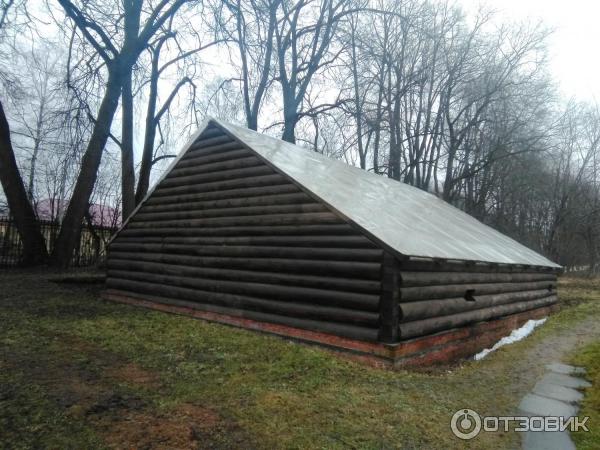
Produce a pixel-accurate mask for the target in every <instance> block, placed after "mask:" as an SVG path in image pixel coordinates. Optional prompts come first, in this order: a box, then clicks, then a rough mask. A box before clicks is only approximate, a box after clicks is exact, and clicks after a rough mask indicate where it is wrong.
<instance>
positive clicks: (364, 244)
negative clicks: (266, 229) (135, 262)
mask: <svg viewBox="0 0 600 450" xmlns="http://www.w3.org/2000/svg"><path fill="white" fill-rule="evenodd" d="M115 243H122V244H130V243H134V244H139V243H147V244H185V245H266V246H283V245H285V246H288V247H316V248H323V247H325V248H327V247H336V248H337V247H342V248H377V246H376V245H375V244H374V243H373V242H371V241H370V240H369V239H367V238H366V237H364V236H358V235H357V236H231V237H228V236H217V237H184V236H142V237H127V236H121V235H120V236H119V237H118V238H117V239H116V240H115Z"/></svg>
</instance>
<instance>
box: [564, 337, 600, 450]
mask: <svg viewBox="0 0 600 450" xmlns="http://www.w3.org/2000/svg"><path fill="white" fill-rule="evenodd" d="M571 362H572V363H573V364H575V365H578V366H582V367H585V368H586V370H587V373H586V378H588V380H589V381H590V382H591V383H592V387H590V388H588V389H586V390H585V398H584V401H583V404H582V405H581V411H580V412H579V415H580V416H582V417H584V416H589V420H588V428H589V429H590V431H589V433H576V434H575V435H574V441H575V443H576V445H577V448H578V449H580V450H584V449H586V450H587V449H589V450H592V449H597V448H599V447H600V341H596V342H592V343H591V344H588V345H586V346H584V347H583V348H582V349H580V350H579V351H578V352H577V353H576V354H575V355H574V356H573V358H572V360H571Z"/></svg>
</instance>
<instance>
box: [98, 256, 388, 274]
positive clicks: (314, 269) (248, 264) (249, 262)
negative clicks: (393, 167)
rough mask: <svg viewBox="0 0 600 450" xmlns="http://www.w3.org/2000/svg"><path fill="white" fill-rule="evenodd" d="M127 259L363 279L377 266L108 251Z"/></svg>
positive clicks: (345, 262) (110, 257)
mask: <svg viewBox="0 0 600 450" xmlns="http://www.w3.org/2000/svg"><path fill="white" fill-rule="evenodd" d="M113 258H114V259H128V260H138V261H149V262H159V263H165V264H178V265H182V266H193V267H213V268H220V267H222V268H227V269H244V270H267V271H269V272H280V273H281V272H292V273H295V274H308V275H341V276H344V277H354V276H356V277H360V278H361V279H365V280H377V279H378V278H379V271H380V266H381V265H380V264H377V263H371V262H354V261H320V260H310V259H285V258H230V257H213V256H206V257H204V256H187V255H171V254H167V253H132V252H117V251H114V250H113V249H112V248H110V250H109V255H108V259H109V261H110V260H112V259H113Z"/></svg>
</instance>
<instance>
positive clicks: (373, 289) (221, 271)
mask: <svg viewBox="0 0 600 450" xmlns="http://www.w3.org/2000/svg"><path fill="white" fill-rule="evenodd" d="M108 268H109V269H115V270H128V271H140V272H147V273H158V274H164V275H179V276H184V277H192V278H202V277H206V278H213V279H221V280H232V281H248V282H257V283H269V284H280V285H284V286H306V287H312V288H316V289H333V290H340V291H341V290H347V291H349V292H360V293H367V294H373V295H379V293H380V290H381V289H380V286H381V283H380V282H379V280H376V281H372V280H363V279H361V278H359V277H355V278H343V277H327V276H319V275H301V274H300V275H299V274H295V273H277V272H268V271H264V270H262V271H252V270H235V269H227V268H216V269H215V268H211V267H191V266H181V265H175V264H163V263H153V262H146V261H139V260H126V259H115V258H111V259H110V260H109V261H108Z"/></svg>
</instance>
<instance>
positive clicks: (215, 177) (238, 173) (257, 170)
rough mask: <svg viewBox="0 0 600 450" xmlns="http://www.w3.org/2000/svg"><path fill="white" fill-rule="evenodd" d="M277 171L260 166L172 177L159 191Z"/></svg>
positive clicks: (164, 181) (165, 181) (167, 179)
mask: <svg viewBox="0 0 600 450" xmlns="http://www.w3.org/2000/svg"><path fill="white" fill-rule="evenodd" d="M273 173H275V171H274V170H273V169H271V168H270V167H268V166H265V165H259V166H250V167H242V168H240V169H226V170H221V171H218V172H208V173H200V174H196V175H186V176H179V177H175V176H171V177H167V178H165V179H164V180H163V181H162V182H161V183H160V184H159V185H158V189H160V190H163V191H167V190H172V189H175V188H178V189H180V188H182V187H184V188H185V187H187V186H192V185H193V186H196V185H202V184H206V183H211V182H214V181H220V180H233V179H236V178H248V177H255V176H261V175H269V174H273Z"/></svg>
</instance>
